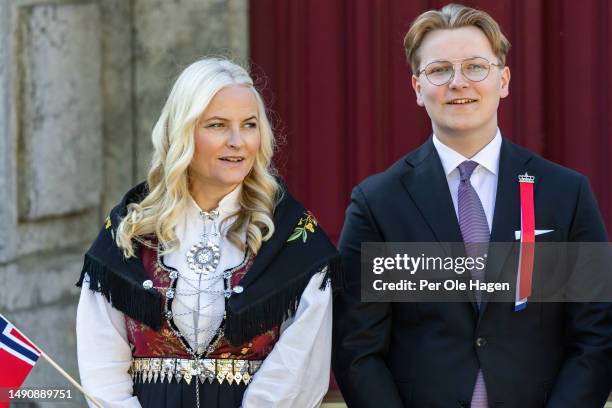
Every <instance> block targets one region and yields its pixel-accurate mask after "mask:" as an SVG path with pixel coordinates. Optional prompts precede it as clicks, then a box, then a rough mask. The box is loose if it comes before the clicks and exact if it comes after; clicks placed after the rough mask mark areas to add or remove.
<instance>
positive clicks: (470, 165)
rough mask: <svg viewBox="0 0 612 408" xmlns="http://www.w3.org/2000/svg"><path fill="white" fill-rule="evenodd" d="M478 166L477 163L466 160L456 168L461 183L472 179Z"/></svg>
mask: <svg viewBox="0 0 612 408" xmlns="http://www.w3.org/2000/svg"><path fill="white" fill-rule="evenodd" d="M477 166H478V163H476V162H475V161H471V160H466V161H464V162H463V163H461V164H460V165H459V166H458V167H457V168H458V169H459V177H460V179H461V181H467V180H469V179H470V177H472V173H473V172H474V169H475V168H476V167H477Z"/></svg>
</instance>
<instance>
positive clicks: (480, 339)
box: [476, 337, 487, 347]
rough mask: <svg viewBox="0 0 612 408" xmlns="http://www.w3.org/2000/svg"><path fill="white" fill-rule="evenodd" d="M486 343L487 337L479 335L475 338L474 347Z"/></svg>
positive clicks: (482, 345)
mask: <svg viewBox="0 0 612 408" xmlns="http://www.w3.org/2000/svg"><path fill="white" fill-rule="evenodd" d="M486 344H487V339H485V338H484V337H479V338H477V339H476V347H484V346H486Z"/></svg>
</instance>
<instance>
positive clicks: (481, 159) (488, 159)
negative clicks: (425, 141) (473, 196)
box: [433, 129, 502, 231]
mask: <svg viewBox="0 0 612 408" xmlns="http://www.w3.org/2000/svg"><path fill="white" fill-rule="evenodd" d="M433 144H434V147H435V148H436V151H437V152H438V156H440V161H441V162H442V167H443V168H444V174H446V181H447V182H448V188H449V190H450V193H451V197H452V199H453V206H454V207H455V214H456V215H457V218H458V217H459V210H458V204H457V197H458V194H459V182H460V176H459V169H458V168H457V167H458V166H459V165H460V164H461V163H463V162H464V161H465V160H471V161H474V162H476V163H478V166H476V168H475V169H474V172H473V173H472V177H471V178H470V182H471V183H472V186H473V187H474V190H476V193H477V194H478V197H479V198H480V202H481V203H482V207H483V209H484V212H485V215H486V216H487V223H488V224H489V231H491V228H492V226H493V212H494V210H495V196H496V195H497V179H498V173H499V154H500V151H501V144H502V137H501V133H500V132H499V129H497V133H496V134H495V137H494V138H493V140H491V141H490V142H489V143H488V144H487V145H486V146H485V147H483V148H482V149H481V150H480V151H479V152H478V153H476V154H475V155H474V156H472V157H470V158H467V157H465V156H463V155H462V154H460V153H458V152H456V151H455V150H453V149H451V148H450V147H448V146H447V145H445V144H444V143H442V142H441V141H440V139H438V137H437V136H436V135H435V134H434V136H433Z"/></svg>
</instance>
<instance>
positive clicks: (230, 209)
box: [190, 184, 242, 219]
mask: <svg viewBox="0 0 612 408" xmlns="http://www.w3.org/2000/svg"><path fill="white" fill-rule="evenodd" d="M241 193H242V184H239V185H238V186H237V187H236V188H235V189H233V190H232V191H231V192H230V193H228V194H227V195H226V196H225V197H223V198H222V199H221V201H219V206H218V207H217V208H216V209H217V210H219V216H220V218H221V219H222V218H225V217H226V216H228V215H230V214H231V213H234V212H236V211H238V210H239V209H240V202H239V200H240V194H241ZM190 198H191V208H192V210H193V211H194V212H197V213H198V214H199V213H200V211H201V208H200V207H199V206H198V203H196V201H195V200H194V199H193V197H190Z"/></svg>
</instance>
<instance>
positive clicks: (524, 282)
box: [514, 173, 535, 311]
mask: <svg viewBox="0 0 612 408" xmlns="http://www.w3.org/2000/svg"><path fill="white" fill-rule="evenodd" d="M518 179H519V186H520V194H521V246H520V252H519V266H518V273H517V282H516V299H515V303H514V310H516V311H518V310H523V309H525V307H527V298H528V297H529V296H530V295H531V286H532V276H533V260H534V254H535V208H534V202H533V187H534V184H535V177H533V176H530V175H528V174H527V173H525V174H522V175H519V176H518Z"/></svg>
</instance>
